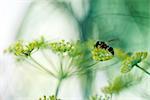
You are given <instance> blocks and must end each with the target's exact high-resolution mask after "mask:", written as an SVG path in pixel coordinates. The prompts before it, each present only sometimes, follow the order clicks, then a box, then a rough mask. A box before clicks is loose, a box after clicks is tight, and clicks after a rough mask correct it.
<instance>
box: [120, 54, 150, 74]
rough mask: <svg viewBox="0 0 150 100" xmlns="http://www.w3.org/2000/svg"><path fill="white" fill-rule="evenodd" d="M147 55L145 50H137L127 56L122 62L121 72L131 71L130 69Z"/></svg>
mask: <svg viewBox="0 0 150 100" xmlns="http://www.w3.org/2000/svg"><path fill="white" fill-rule="evenodd" d="M147 55H148V53H147V52H137V53H135V54H133V55H131V56H129V57H127V58H126V59H125V60H124V61H123V62H122V66H121V72H122V73H127V72H129V71H131V69H132V68H133V67H134V66H135V65H137V64H138V63H140V62H142V61H143V60H144V59H145V58H146V57H147Z"/></svg>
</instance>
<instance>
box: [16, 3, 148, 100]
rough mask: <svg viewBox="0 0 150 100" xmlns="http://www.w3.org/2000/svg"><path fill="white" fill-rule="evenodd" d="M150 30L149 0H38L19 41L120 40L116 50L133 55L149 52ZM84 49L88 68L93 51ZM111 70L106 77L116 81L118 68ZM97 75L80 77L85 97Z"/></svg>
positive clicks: (27, 18)
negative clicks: (119, 49)
mask: <svg viewBox="0 0 150 100" xmlns="http://www.w3.org/2000/svg"><path fill="white" fill-rule="evenodd" d="M56 16H57V17H56ZM59 19H61V20H59ZM60 23H61V24H60ZM63 25H64V26H63ZM149 27H150V1H149V0H35V1H33V2H32V3H31V5H30V6H29V9H28V10H27V12H26V14H25V17H24V20H23V21H22V23H21V26H20V28H19V30H18V33H17V34H16V39H19V38H27V39H28V38H30V39H32V38H34V37H35V36H38V35H46V36H48V37H49V38H50V39H52V40H53V39H57V38H63V39H64V38H65V39H67V38H69V40H73V41H74V40H75V41H76V40H78V39H80V40H81V41H82V42H83V43H85V42H86V41H88V40H103V41H109V40H111V39H117V41H114V42H113V43H112V44H111V46H112V47H114V48H121V49H123V50H125V51H129V52H133V51H144V50H147V51H149V50H150V45H149V43H150V39H149V38H150V28H149ZM63 29H64V30H63ZM67 29H68V31H66V30H67ZM51 32H53V33H51ZM54 32H56V33H54ZM61 32H62V33H63V34H61ZM65 32H66V33H65ZM57 33H60V34H57ZM55 35H57V36H56V37H55ZM83 45H87V44H86V43H85V44H83ZM82 49H83V50H84V54H83V55H84V56H83V58H82V59H79V61H77V62H80V63H79V64H80V65H79V67H81V68H83V69H86V68H87V67H84V60H86V59H87V60H88V63H89V64H90V63H92V60H91V59H88V57H90V56H91V55H87V54H89V52H90V50H89V49H88V48H82ZM114 66H117V67H114ZM111 67H112V68H110V69H108V70H107V71H106V75H107V77H108V79H111V80H112V79H113V78H112V77H113V76H115V75H116V73H115V72H116V69H117V68H118V65H112V66H111ZM95 76H96V72H93V71H91V70H88V71H87V73H86V74H85V75H83V76H80V82H81V87H82V91H83V95H84V98H88V96H89V95H91V94H92V91H94V89H93V84H94V81H95ZM85 100H86V99H85Z"/></svg>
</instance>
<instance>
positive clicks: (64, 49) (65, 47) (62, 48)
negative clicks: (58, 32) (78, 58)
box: [49, 40, 74, 54]
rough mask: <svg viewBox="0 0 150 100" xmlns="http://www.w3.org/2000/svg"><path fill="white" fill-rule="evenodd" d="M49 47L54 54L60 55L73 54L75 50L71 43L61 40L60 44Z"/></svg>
mask: <svg viewBox="0 0 150 100" xmlns="http://www.w3.org/2000/svg"><path fill="white" fill-rule="evenodd" d="M49 45H50V47H51V49H52V50H53V51H54V52H58V53H68V54H71V52H72V51H73V50H74V46H73V44H72V43H70V42H66V41H65V40H61V41H59V42H52V43H50V44H49Z"/></svg>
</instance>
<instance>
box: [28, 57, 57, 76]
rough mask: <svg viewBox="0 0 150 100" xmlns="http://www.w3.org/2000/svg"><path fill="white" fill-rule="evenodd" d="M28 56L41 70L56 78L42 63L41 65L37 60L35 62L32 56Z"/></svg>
mask: <svg viewBox="0 0 150 100" xmlns="http://www.w3.org/2000/svg"><path fill="white" fill-rule="evenodd" d="M29 58H30V59H31V60H32V61H33V62H34V63H35V64H37V65H38V66H39V67H40V68H41V69H42V70H44V71H45V72H47V73H49V74H50V75H51V76H53V77H55V78H57V76H56V75H55V74H54V73H52V72H51V71H49V70H48V69H47V68H45V67H44V66H43V65H41V64H40V63H39V62H37V61H36V60H35V59H34V58H33V57H31V56H29Z"/></svg>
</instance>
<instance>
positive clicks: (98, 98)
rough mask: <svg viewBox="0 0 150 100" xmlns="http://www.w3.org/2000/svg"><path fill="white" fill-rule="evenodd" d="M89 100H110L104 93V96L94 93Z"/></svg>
mask: <svg viewBox="0 0 150 100" xmlns="http://www.w3.org/2000/svg"><path fill="white" fill-rule="evenodd" d="M90 100H111V97H110V96H109V95H106V94H105V95H104V96H98V95H95V96H91V97H90Z"/></svg>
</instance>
